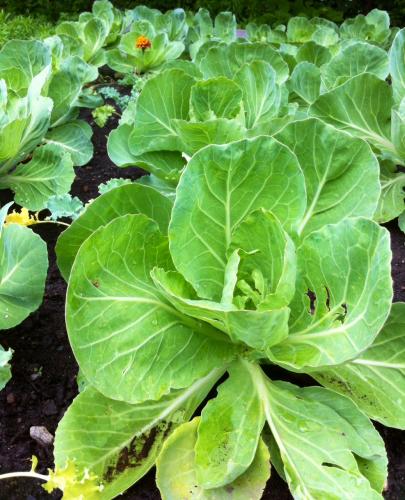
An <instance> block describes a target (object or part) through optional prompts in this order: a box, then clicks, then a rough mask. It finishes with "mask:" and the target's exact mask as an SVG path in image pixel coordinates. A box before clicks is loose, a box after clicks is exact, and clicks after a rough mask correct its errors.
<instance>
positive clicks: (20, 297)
mask: <svg viewBox="0 0 405 500" xmlns="http://www.w3.org/2000/svg"><path fill="white" fill-rule="evenodd" d="M7 208H8V206H7V205H6V206H5V207H3V209H2V210H7ZM6 213H7V212H6V211H5V214H6ZM47 269H48V255H47V249H46V244H45V242H44V241H42V239H41V238H40V237H39V236H38V235H37V234H35V233H33V232H32V231H31V229H28V228H27V227H22V226H19V225H17V224H12V223H7V224H6V225H5V226H3V221H2V229H1V235H0V275H1V276H0V278H1V279H0V329H1V330H4V329H9V328H12V327H13V326H16V325H18V324H19V323H21V321H23V320H24V319H25V318H26V317H27V316H28V315H29V314H30V313H31V312H33V311H35V310H36V309H37V308H38V307H39V305H40V304H41V302H42V297H43V294H44V288H45V278H46V273H47Z"/></svg>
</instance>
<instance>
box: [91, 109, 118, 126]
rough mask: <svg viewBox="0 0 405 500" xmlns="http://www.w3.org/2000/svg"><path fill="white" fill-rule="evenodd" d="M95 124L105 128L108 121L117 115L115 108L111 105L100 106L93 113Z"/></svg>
mask: <svg viewBox="0 0 405 500" xmlns="http://www.w3.org/2000/svg"><path fill="white" fill-rule="evenodd" d="M91 114H92V116H93V119H94V121H95V123H96V124H97V125H98V126H99V127H101V128H103V127H105V126H106V124H107V122H108V120H109V119H110V118H111V117H112V116H113V115H114V114H116V111H115V108H114V106H111V104H104V106H99V107H98V108H96V109H94V110H93V111H92V112H91Z"/></svg>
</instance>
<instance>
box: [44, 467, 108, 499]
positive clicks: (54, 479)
mask: <svg viewBox="0 0 405 500" xmlns="http://www.w3.org/2000/svg"><path fill="white" fill-rule="evenodd" d="M79 478H81V479H79ZM42 487H43V488H44V490H45V491H47V492H48V493H52V492H53V491H54V490H55V489H59V490H61V491H63V498H64V500H97V499H99V498H100V493H101V491H102V490H103V485H101V484H99V483H98V481H97V476H94V475H92V474H90V473H89V471H88V470H87V469H85V470H84V472H83V473H80V472H79V470H78V468H77V466H76V464H75V463H74V462H73V461H68V462H67V463H66V466H65V467H64V468H58V467H56V468H55V470H54V471H52V470H49V481H47V482H46V483H45V484H43V485H42Z"/></svg>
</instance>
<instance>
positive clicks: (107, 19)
mask: <svg viewBox="0 0 405 500" xmlns="http://www.w3.org/2000/svg"><path fill="white" fill-rule="evenodd" d="M122 20H123V15H122V13H121V11H119V10H118V9H116V8H114V7H113V5H112V3H111V2H109V1H108V0H96V1H95V2H94V3H93V5H92V12H83V13H82V14H80V16H79V19H78V21H63V22H61V23H60V24H58V26H57V27H56V33H57V34H58V35H59V36H60V37H61V38H62V40H63V42H64V44H66V45H67V46H70V47H71V49H72V51H73V53H75V54H76V55H78V56H80V57H81V58H83V60H84V61H86V62H89V63H90V64H92V65H94V66H96V67H99V66H102V65H103V64H105V51H104V47H107V46H108V45H110V44H112V43H114V42H115V41H116V40H117V38H118V37H119V35H120V32H121V27H122Z"/></svg>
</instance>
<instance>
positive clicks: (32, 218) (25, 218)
mask: <svg viewBox="0 0 405 500" xmlns="http://www.w3.org/2000/svg"><path fill="white" fill-rule="evenodd" d="M38 222H39V219H38V214H34V215H30V214H29V212H28V210H27V209H26V208H22V209H21V211H20V213H18V212H16V211H15V210H13V211H12V212H11V214H8V215H7V217H6V220H5V222H4V224H5V225H8V224H19V225H20V226H31V225H32V224H37V223H38Z"/></svg>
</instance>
